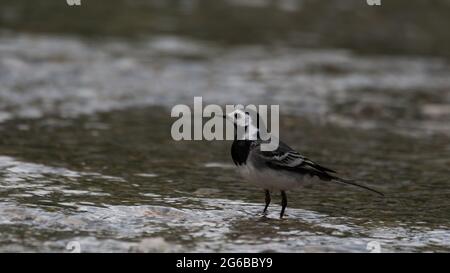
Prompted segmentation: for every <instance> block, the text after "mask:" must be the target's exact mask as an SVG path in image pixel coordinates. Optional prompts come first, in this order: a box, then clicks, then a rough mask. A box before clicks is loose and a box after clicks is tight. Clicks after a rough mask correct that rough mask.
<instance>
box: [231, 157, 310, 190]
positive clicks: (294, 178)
mask: <svg viewBox="0 0 450 273" xmlns="http://www.w3.org/2000/svg"><path fill="white" fill-rule="evenodd" d="M238 169H239V173H240V174H241V175H242V176H243V177H244V179H245V180H247V181H248V182H250V183H251V184H253V185H255V186H257V187H261V188H263V189H268V190H270V191H275V190H292V189H295V188H299V187H302V186H305V185H307V184H309V183H311V182H313V181H314V180H316V179H315V178H312V177H310V176H301V175H296V174H290V173H288V172H283V171H274V170H271V169H267V170H265V171H264V170H256V169H255V168H254V167H253V166H252V164H251V163H249V164H247V165H241V166H239V167H238Z"/></svg>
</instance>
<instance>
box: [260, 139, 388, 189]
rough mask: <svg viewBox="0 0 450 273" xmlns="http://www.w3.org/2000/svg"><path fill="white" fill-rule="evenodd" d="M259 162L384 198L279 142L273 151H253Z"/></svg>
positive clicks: (273, 167)
mask: <svg viewBox="0 0 450 273" xmlns="http://www.w3.org/2000/svg"><path fill="white" fill-rule="evenodd" d="M253 151H254V154H255V156H256V157H258V158H259V161H260V162H264V164H265V165H266V166H267V167H269V168H271V169H275V170H283V171H289V172H294V173H297V174H302V175H309V176H317V177H318V178H320V179H321V180H324V181H334V182H337V183H342V184H347V185H352V186H356V187H359V188H363V189H366V190H369V191H371V192H374V193H376V194H379V195H381V196H384V194H383V193H381V192H379V191H377V190H374V189H372V188H369V187H367V186H364V185H360V184H358V183H355V182H354V181H352V180H348V179H343V178H340V177H338V176H336V175H335V173H336V171H334V170H332V169H329V168H326V167H324V166H321V165H319V164H317V163H316V162H314V161H312V160H310V159H308V158H306V157H304V156H302V155H301V154H299V153H298V152H297V151H295V150H294V149H292V148H291V147H289V146H288V145H286V144H285V143H283V142H281V141H280V144H279V146H278V149H276V150H275V151H261V150H260V149H259V147H258V148H257V149H253Z"/></svg>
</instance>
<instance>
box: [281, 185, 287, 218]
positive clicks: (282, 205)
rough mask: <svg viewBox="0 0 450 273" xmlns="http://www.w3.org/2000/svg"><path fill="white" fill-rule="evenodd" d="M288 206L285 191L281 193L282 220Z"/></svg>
mask: <svg viewBox="0 0 450 273" xmlns="http://www.w3.org/2000/svg"><path fill="white" fill-rule="evenodd" d="M286 206H287V196H286V192H285V191H281V212H280V219H281V218H283V215H284V210H285V209H286Z"/></svg>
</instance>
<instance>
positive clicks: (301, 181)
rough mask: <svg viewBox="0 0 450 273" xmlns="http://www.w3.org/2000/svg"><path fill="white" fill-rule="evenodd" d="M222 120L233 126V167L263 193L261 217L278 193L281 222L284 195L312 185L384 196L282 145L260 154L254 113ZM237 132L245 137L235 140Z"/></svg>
mask: <svg viewBox="0 0 450 273" xmlns="http://www.w3.org/2000/svg"><path fill="white" fill-rule="evenodd" d="M252 116H253V117H256V118H252ZM223 117H224V118H225V119H226V120H228V121H231V122H233V124H234V129H235V130H234V141H233V144H232V146H231V157H232V158H233V162H234V164H235V165H236V166H238V167H239V171H240V173H241V174H242V176H243V177H244V178H245V179H247V180H248V181H249V182H251V183H252V184H254V185H256V186H259V187H261V188H262V189H264V192H265V195H266V196H265V197H266V198H265V201H266V206H265V207H264V210H263V213H264V214H266V212H267V208H268V207H269V204H270V201H271V198H270V193H271V192H273V191H280V193H281V198H282V201H281V212H280V219H281V218H283V215H284V211H285V209H286V206H287V195H286V191H287V190H291V189H294V188H297V187H301V186H302V185H305V184H306V183H311V182H314V181H330V182H336V183H342V184H347V185H352V186H356V187H359V188H362V189H365V190H369V191H371V192H374V193H376V194H379V195H381V196H384V194H383V193H381V192H379V191H376V190H374V189H371V188H369V187H366V186H363V185H360V184H357V183H355V182H353V181H352V180H347V179H343V178H340V177H338V176H337V175H336V171H334V170H332V169H329V168H326V167H324V166H321V165H319V164H317V163H316V162H314V161H312V160H310V159H308V158H306V157H305V156H303V155H301V154H300V153H298V152H297V151H295V150H294V149H292V148H290V147H289V146H288V145H286V144H285V143H283V142H282V141H279V145H278V148H277V149H275V150H274V151H262V150H261V149H260V147H261V144H262V143H264V140H262V139H261V137H260V132H261V129H262V128H265V127H264V126H265V125H264V124H263V122H262V121H260V118H259V115H258V113H254V115H251V114H250V112H249V111H248V110H246V111H244V110H241V109H236V110H234V111H233V112H231V113H228V114H227V115H224V116H223ZM255 119H256V120H255ZM238 127H241V130H238ZM242 127H243V128H242ZM238 131H240V132H244V134H245V135H244V136H240V137H238V133H237V132H238ZM250 132H254V133H255V134H256V136H253V137H250V136H249V134H250ZM252 139H253V140H252Z"/></svg>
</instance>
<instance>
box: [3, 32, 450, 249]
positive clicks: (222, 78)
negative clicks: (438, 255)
mask: <svg viewBox="0 0 450 273" xmlns="http://www.w3.org/2000/svg"><path fill="white" fill-rule="evenodd" d="M0 56H1V58H0V83H1V90H0V121H1V123H0V132H1V139H0V234H2V236H0V251H70V250H68V249H66V246H67V244H68V243H69V242H71V241H76V242H79V243H80V246H81V251H105V252H117V251H132V252H134V251H137V252H141V251H144V252H147V251H158V252H159V251H167V252H176V251H221V252H224V251H243V252H250V251H258V252H259V251H281V252H283V251H294V252H334V251H344V252H359V251H363V252H364V251H369V250H368V245H367V244H368V243H370V242H372V241H376V242H378V243H380V245H381V250H382V251H385V252H394V251H395V252H397V251H414V252H419V251H450V220H449V217H448V216H449V215H450V203H449V200H450V185H449V178H450V175H449V167H450V157H449V154H450V142H449V135H450V127H449V124H450V122H449V121H450V111H449V109H450V91H449V90H450V80H449V79H450V78H449V77H448V75H449V72H450V67H449V64H448V63H447V62H446V61H445V60H442V59H438V58H425V57H420V58H419V57H415V58H405V57H392V56H390V57H383V56H361V55H357V54H354V53H352V52H350V51H346V50H339V49H327V50H325V49H320V50H319V49H317V50H311V49H309V50H307V49H298V48H291V47H285V46H271V47H262V46H234V47H228V46H223V45H217V44H213V43H210V42H201V41H197V40H190V39H185V38H180V37H174V36H158V37H153V38H152V39H148V40H145V41H139V42H137V41H135V42H130V41H126V40H121V39H110V40H105V41H92V40H86V41H82V40H79V39H75V38H69V37H65V38H64V37H54V36H40V35H25V34H23V35H8V36H1V38H0ZM195 95H201V96H203V98H204V100H205V103H216V104H220V105H224V104H226V103H232V104H237V103H242V104H247V103H255V104H258V103H269V104H271V103H273V104H280V109H281V114H282V116H281V138H282V139H283V140H285V142H287V143H289V144H290V145H291V146H293V147H294V148H296V149H298V150H299V151H301V152H302V153H304V154H306V155H307V156H308V157H310V158H313V159H315V160H316V161H318V162H320V163H323V164H324V165H327V166H330V167H332V168H335V169H338V170H340V172H341V173H342V175H343V176H348V177H355V178H358V179H359V180H361V181H364V183H366V184H367V185H370V186H372V187H374V188H377V189H379V190H381V191H383V192H384V193H385V194H386V197H385V198H380V197H377V196H374V195H372V194H370V193H366V192H364V191H360V190H358V189H353V188H350V187H346V186H341V185H332V184H329V183H326V182H324V183H323V184H318V185H315V186H314V187H311V188H306V189H303V190H300V191H296V192H290V193H289V194H288V198H289V206H288V209H287V211H286V214H287V217H286V218H285V219H283V220H279V219H278V213H279V210H280V206H279V205H278V203H279V198H278V196H276V195H275V196H274V198H273V202H274V203H273V204H272V205H271V207H270V209H269V214H268V215H267V217H263V216H262V213H261V211H262V209H263V200H264V194H263V192H262V191H261V190H259V189H255V188H252V187H251V186H250V185H247V184H246V183H244V182H242V181H241V179H240V177H239V176H238V175H237V173H236V172H235V170H234V168H233V165H232V161H231V158H230V155H229V148H230V145H231V143H229V142H220V141H217V142H206V141H198V142H189V141H188V142H175V141H173V140H172V139H171V137H170V126H171V123H172V122H173V121H174V120H173V119H171V118H170V107H172V106H173V105H174V104H178V103H187V104H192V102H193V96H195ZM369 246H370V245H369Z"/></svg>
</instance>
